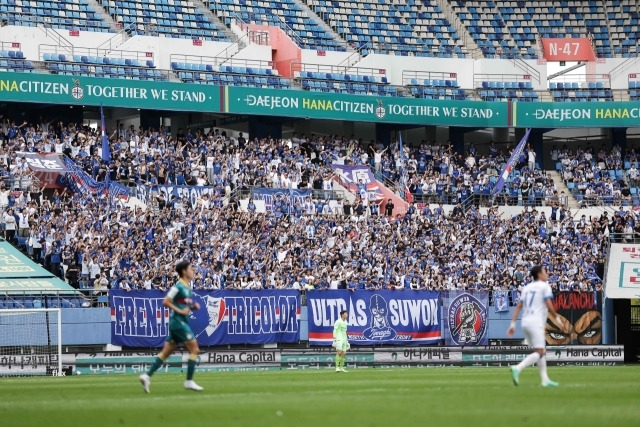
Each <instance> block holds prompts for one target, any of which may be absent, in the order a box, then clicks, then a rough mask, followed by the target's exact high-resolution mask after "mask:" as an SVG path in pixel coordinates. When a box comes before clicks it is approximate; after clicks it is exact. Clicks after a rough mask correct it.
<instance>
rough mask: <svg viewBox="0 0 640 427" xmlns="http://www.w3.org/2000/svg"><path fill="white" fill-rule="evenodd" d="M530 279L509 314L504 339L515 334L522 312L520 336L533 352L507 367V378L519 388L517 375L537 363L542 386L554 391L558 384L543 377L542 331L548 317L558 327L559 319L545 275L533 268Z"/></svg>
mask: <svg viewBox="0 0 640 427" xmlns="http://www.w3.org/2000/svg"><path fill="white" fill-rule="evenodd" d="M531 276H532V277H533V282H531V283H529V284H528V285H527V286H525V288H524V290H523V291H522V295H521V296H520V302H519V303H518V305H517V307H516V309H515V311H514V312H513V318H512V319H511V325H510V326H509V329H508V330H507V335H508V336H509V337H512V336H513V334H514V333H515V332H516V320H517V319H518V315H519V314H520V311H522V321H521V325H522V331H523V332H524V336H525V338H526V343H527V344H528V345H529V346H530V347H532V348H533V350H534V352H533V353H531V354H530V355H528V356H527V357H526V358H525V359H524V360H523V361H522V362H520V363H519V364H518V365H517V366H512V367H511V376H512V377H513V383H514V384H515V385H519V384H520V372H522V370H523V369H524V368H526V367H527V366H532V365H533V364H535V363H536V362H537V363H538V369H539V371H540V379H541V381H542V386H543V387H557V386H558V383H557V382H555V381H551V380H550V379H549V376H548V375H547V359H546V357H545V351H546V350H545V346H546V343H545V338H544V327H545V325H546V323H547V315H548V313H551V315H552V316H553V318H554V319H556V323H558V324H561V319H560V318H559V316H558V313H556V311H555V309H554V308H553V304H552V303H551V300H552V299H553V293H552V292H551V286H549V284H548V283H547V272H546V271H545V269H544V268H543V267H541V266H539V265H537V266H535V267H533V268H532V269H531Z"/></svg>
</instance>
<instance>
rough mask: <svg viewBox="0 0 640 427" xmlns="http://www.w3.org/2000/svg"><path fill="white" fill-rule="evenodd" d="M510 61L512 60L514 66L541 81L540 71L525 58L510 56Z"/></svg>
mask: <svg viewBox="0 0 640 427" xmlns="http://www.w3.org/2000/svg"><path fill="white" fill-rule="evenodd" d="M509 61H511V63H512V64H513V66H514V67H516V68H518V69H520V70H522V71H524V73H525V74H527V75H529V76H531V77H532V78H533V79H535V81H537V82H538V83H540V71H538V70H537V69H536V68H534V67H532V66H531V65H529V64H528V63H527V62H526V61H525V60H523V59H521V58H513V59H511V58H509Z"/></svg>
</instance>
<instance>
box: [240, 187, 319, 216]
mask: <svg viewBox="0 0 640 427" xmlns="http://www.w3.org/2000/svg"><path fill="white" fill-rule="evenodd" d="M251 195H252V197H253V199H254V200H262V201H264V206H265V208H266V209H267V210H268V211H271V210H274V209H276V208H277V207H278V205H282V206H290V205H295V204H296V203H298V204H300V205H301V206H302V204H303V203H304V202H305V199H306V198H307V197H310V196H311V195H312V192H311V190H298V189H294V188H291V189H289V188H254V189H253V190H252V193H251Z"/></svg>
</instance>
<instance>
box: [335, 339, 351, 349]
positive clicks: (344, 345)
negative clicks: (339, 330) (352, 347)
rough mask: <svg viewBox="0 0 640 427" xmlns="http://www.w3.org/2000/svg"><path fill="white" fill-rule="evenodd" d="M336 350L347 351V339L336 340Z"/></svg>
mask: <svg viewBox="0 0 640 427" xmlns="http://www.w3.org/2000/svg"><path fill="white" fill-rule="evenodd" d="M336 350H337V351H347V350H349V343H348V342H347V341H341V340H337V341H336Z"/></svg>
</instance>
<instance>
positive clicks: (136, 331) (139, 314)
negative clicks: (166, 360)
mask: <svg viewBox="0 0 640 427" xmlns="http://www.w3.org/2000/svg"><path fill="white" fill-rule="evenodd" d="M165 296H166V292H161V291H156V290H153V291H131V292H126V291H121V290H112V291H110V292H109V300H110V303H111V343H112V344H113V345H120V346H124V347H162V345H163V344H164V340H165V337H166V336H167V333H168V332H169V314H170V310H169V309H168V308H166V307H164V306H163V305H162V301H163V299H164V297H165ZM194 300H195V301H197V302H198V303H200V310H198V311H194V312H193V313H192V314H191V319H190V321H189V324H190V326H191V330H192V331H193V333H194V334H195V336H196V339H197V341H198V344H199V345H201V346H213V345H226V344H267V343H278V342H288V343H292V342H297V341H299V340H300V312H301V303H300V293H299V292H298V291H295V290H278V291H268V290H261V291H195V292H194Z"/></svg>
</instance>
